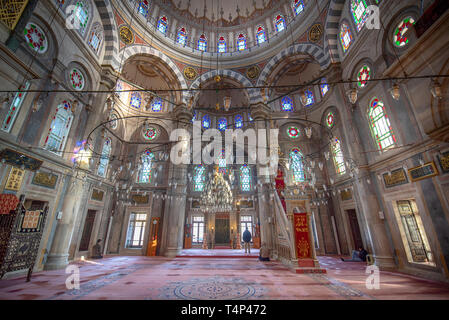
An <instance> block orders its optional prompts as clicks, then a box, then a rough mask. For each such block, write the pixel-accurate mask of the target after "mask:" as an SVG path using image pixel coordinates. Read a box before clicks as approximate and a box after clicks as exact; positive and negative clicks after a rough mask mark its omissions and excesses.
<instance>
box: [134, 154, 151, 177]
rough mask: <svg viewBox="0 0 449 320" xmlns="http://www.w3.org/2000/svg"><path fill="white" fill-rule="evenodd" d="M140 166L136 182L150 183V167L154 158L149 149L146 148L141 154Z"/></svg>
mask: <svg viewBox="0 0 449 320" xmlns="http://www.w3.org/2000/svg"><path fill="white" fill-rule="evenodd" d="M140 159H141V164H140V165H141V167H140V170H139V175H138V176H137V183H150V182H151V175H152V167H153V160H154V153H153V152H151V150H146V151H145V152H144V154H143V155H142V156H141V158H140Z"/></svg>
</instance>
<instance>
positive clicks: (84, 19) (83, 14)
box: [75, 1, 89, 34]
mask: <svg viewBox="0 0 449 320" xmlns="http://www.w3.org/2000/svg"><path fill="white" fill-rule="evenodd" d="M75 19H76V20H77V23H79V31H80V32H81V34H84V32H86V27H87V23H88V22H89V11H88V5H87V4H86V2H85V1H78V2H77V3H76V5H75Z"/></svg>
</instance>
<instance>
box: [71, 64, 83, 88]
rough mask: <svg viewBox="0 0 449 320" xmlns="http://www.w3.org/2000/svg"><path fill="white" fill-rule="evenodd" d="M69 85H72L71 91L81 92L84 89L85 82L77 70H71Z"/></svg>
mask: <svg viewBox="0 0 449 320" xmlns="http://www.w3.org/2000/svg"><path fill="white" fill-rule="evenodd" d="M70 84H71V85H72V87H73V89H75V90H77V91H81V90H83V89H84V85H85V80H84V76H83V74H82V73H81V71H79V70H78V69H72V71H71V72H70Z"/></svg>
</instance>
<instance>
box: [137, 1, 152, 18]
mask: <svg viewBox="0 0 449 320" xmlns="http://www.w3.org/2000/svg"><path fill="white" fill-rule="evenodd" d="M137 1H138V2H139V8H138V9H137V10H138V11H139V13H140V14H141V15H143V16H144V17H145V18H148V12H149V11H150V3H149V1H148V0H141V1H139V0H137Z"/></svg>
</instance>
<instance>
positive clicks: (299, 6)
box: [293, 0, 304, 15]
mask: <svg viewBox="0 0 449 320" xmlns="http://www.w3.org/2000/svg"><path fill="white" fill-rule="evenodd" d="M293 11H295V14H296V15H298V14H300V13H301V12H303V11H304V1H303V0H295V1H293Z"/></svg>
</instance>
